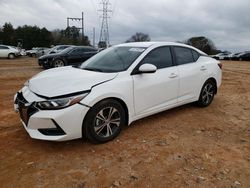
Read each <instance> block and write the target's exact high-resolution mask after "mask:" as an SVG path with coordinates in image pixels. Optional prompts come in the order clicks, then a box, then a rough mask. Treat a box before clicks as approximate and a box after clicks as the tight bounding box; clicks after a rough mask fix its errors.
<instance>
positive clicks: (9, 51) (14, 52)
mask: <svg viewBox="0 0 250 188" xmlns="http://www.w3.org/2000/svg"><path fill="white" fill-rule="evenodd" d="M19 55H20V50H18V49H17V48H15V47H12V46H6V45H0V57H4V58H9V59H13V58H15V57H16V56H19Z"/></svg>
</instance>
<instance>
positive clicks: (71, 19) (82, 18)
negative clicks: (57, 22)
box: [67, 12, 84, 41]
mask: <svg viewBox="0 0 250 188" xmlns="http://www.w3.org/2000/svg"><path fill="white" fill-rule="evenodd" d="M70 21H81V22H82V27H80V28H79V27H77V29H80V30H82V41H84V13H83V12H82V17H81V18H72V17H67V28H68V27H69V26H70Z"/></svg>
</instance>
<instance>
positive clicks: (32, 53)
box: [26, 47, 49, 57]
mask: <svg viewBox="0 0 250 188" xmlns="http://www.w3.org/2000/svg"><path fill="white" fill-rule="evenodd" d="M48 49H49V48H46V47H35V48H32V49H31V50H26V55H27V56H29V57H39V56H41V55H44V53H45V51H46V50H48Z"/></svg>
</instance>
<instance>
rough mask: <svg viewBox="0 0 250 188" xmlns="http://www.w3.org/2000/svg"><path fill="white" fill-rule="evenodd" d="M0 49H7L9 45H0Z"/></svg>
mask: <svg viewBox="0 0 250 188" xmlns="http://www.w3.org/2000/svg"><path fill="white" fill-rule="evenodd" d="M0 49H1V50H8V49H9V47H7V46H0Z"/></svg>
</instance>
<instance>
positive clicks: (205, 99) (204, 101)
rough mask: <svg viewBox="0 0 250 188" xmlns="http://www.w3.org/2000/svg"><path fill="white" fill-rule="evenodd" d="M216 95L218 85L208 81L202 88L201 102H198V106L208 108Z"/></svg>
mask: <svg viewBox="0 0 250 188" xmlns="http://www.w3.org/2000/svg"><path fill="white" fill-rule="evenodd" d="M215 93H216V84H215V83H214V82H213V81H212V80H207V81H206V82H205V83H204V85H203V86H202V89H201V92H200V97H199V100H198V101H197V104H198V106H200V107H207V106H209V105H210V104H211V103H212V101H213V99H214V95H215Z"/></svg>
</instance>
